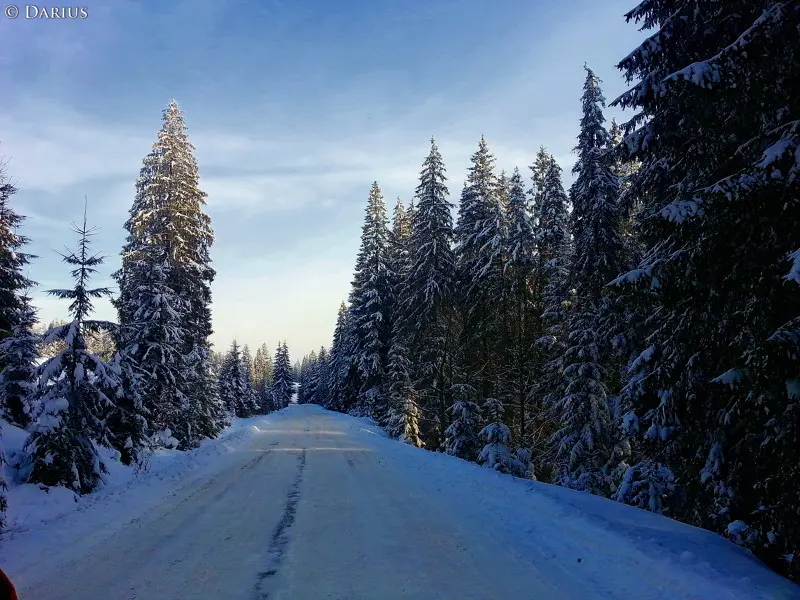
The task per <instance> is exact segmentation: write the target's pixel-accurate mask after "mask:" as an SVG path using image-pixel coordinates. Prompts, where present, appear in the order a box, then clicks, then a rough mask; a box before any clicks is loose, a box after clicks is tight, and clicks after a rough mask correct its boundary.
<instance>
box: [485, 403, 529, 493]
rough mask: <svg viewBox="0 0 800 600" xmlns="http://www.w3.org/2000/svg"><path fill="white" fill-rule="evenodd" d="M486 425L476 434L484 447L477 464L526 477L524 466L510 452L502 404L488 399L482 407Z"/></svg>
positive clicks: (508, 433)
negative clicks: (483, 443)
mask: <svg viewBox="0 0 800 600" xmlns="http://www.w3.org/2000/svg"><path fill="white" fill-rule="evenodd" d="M483 409H484V411H485V412H486V420H487V422H488V424H487V425H486V426H485V427H484V428H483V429H481V432H480V433H479V434H478V435H479V436H480V438H481V439H482V440H484V441H485V442H486V445H485V446H484V447H483V450H481V453H480V454H479V455H478V457H477V462H478V464H482V465H486V466H487V467H489V468H490V469H494V470H495V471H499V472H500V473H507V474H509V475H515V476H517V477H525V476H526V475H527V467H526V465H525V464H524V463H523V462H522V461H520V460H519V459H518V458H517V457H516V456H514V454H512V452H511V430H510V429H509V428H508V426H507V425H506V424H505V423H503V412H504V408H503V403H502V402H500V400H498V399H497V398H489V399H487V400H486V403H485V404H484V405H483Z"/></svg>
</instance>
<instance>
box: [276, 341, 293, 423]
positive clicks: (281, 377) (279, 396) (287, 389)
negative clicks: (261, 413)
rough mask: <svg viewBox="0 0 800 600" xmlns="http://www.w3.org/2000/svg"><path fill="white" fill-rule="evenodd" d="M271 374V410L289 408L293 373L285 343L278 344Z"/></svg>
mask: <svg viewBox="0 0 800 600" xmlns="http://www.w3.org/2000/svg"><path fill="white" fill-rule="evenodd" d="M272 372H273V377H274V379H273V382H272V386H271V390H270V391H271V394H272V405H273V410H280V409H282V408H286V407H287V406H289V403H290V402H291V400H292V396H293V395H294V383H295V373H294V369H293V368H292V363H291V360H290V358H289V349H288V348H287V346H286V342H282V343H280V344H278V348H277V350H276V351H275V363H274V366H273V368H272Z"/></svg>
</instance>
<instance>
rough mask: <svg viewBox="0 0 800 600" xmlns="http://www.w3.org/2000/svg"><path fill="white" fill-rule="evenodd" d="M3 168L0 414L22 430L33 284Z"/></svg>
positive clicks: (24, 240)
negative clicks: (27, 273) (25, 272)
mask: <svg viewBox="0 0 800 600" xmlns="http://www.w3.org/2000/svg"><path fill="white" fill-rule="evenodd" d="M4 167H5V164H0V342H2V341H3V340H5V342H4V343H3V346H2V347H0V386H1V387H0V390H2V392H3V394H2V396H0V414H2V415H3V416H4V418H6V419H8V421H9V422H11V423H13V424H15V425H17V426H20V427H24V426H26V425H27V424H28V423H29V422H30V417H31V415H30V413H29V410H30V406H27V402H28V400H27V399H26V396H27V390H28V389H29V387H30V386H29V384H30V382H31V381H32V380H31V379H30V373H31V372H30V369H31V368H32V367H33V366H34V361H35V360H36V356H34V355H33V354H31V350H32V348H31V342H32V340H31V339H30V338H29V336H30V335H31V333H32V331H31V328H32V326H33V320H35V315H34V314H33V313H32V312H31V307H30V302H29V300H27V295H26V290H27V289H29V288H30V287H31V286H33V285H35V284H34V282H33V281H31V280H29V279H28V278H27V277H26V276H25V275H24V273H23V271H24V269H25V268H26V267H27V266H28V264H29V263H30V260H31V259H32V258H34V257H33V256H32V255H30V254H27V253H25V252H23V251H22V248H24V246H25V245H26V244H27V243H28V241H29V240H28V238H27V237H25V236H23V235H21V234H20V233H19V231H18V229H19V227H20V226H21V224H22V222H23V221H24V219H25V217H23V216H21V215H19V214H17V213H16V212H15V211H14V209H13V208H12V206H11V197H12V196H13V195H14V194H15V193H16V191H17V188H16V187H15V186H14V185H12V183H11V181H10V180H9V179H8V178H7V177H6V174H5V168H4ZM9 338H10V339H9ZM15 339H16V341H13V340H15ZM26 408H27V409H28V410H26Z"/></svg>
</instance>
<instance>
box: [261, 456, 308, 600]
mask: <svg viewBox="0 0 800 600" xmlns="http://www.w3.org/2000/svg"><path fill="white" fill-rule="evenodd" d="M305 468H306V450H305V448H303V450H302V452H301V453H300V456H299V458H298V460H297V472H296V473H295V478H294V481H293V482H292V485H291V487H290V488H289V492H288V494H287V495H286V506H285V507H284V509H283V514H282V515H281V519H280V521H278V525H277V526H276V527H275V531H274V532H273V533H272V537H271V538H270V543H269V548H268V550H267V564H266V567H267V568H266V569H264V570H263V571H261V572H260V573H258V580H257V581H256V586H255V600H268V598H269V596H270V594H271V593H272V592H273V591H274V589H275V587H276V586H275V581H274V578H275V576H276V575H277V574H278V571H279V570H280V567H281V563H282V562H283V559H284V557H285V556H286V549H287V548H288V546H289V542H290V537H289V531H290V529H291V527H292V525H293V524H294V519H295V515H296V514H297V503H298V502H299V501H300V486H301V484H302V483H303V473H304V471H305Z"/></svg>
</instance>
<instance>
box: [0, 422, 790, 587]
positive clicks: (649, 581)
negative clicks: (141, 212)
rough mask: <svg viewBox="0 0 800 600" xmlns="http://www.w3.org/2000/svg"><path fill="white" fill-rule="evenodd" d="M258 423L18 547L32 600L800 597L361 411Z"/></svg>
mask: <svg viewBox="0 0 800 600" xmlns="http://www.w3.org/2000/svg"><path fill="white" fill-rule="evenodd" d="M250 421H251V422H252V423H253V424H254V426H253V427H251V428H250V429H251V430H252V433H250V434H248V437H247V438H246V440H245V441H246V443H242V444H241V445H240V446H239V447H238V448H237V449H235V450H234V451H231V452H229V453H227V454H225V455H224V456H223V458H224V461H223V460H220V461H218V464H217V465H216V467H215V468H214V469H206V470H205V471H204V472H203V474H202V475H201V476H195V477H194V478H192V479H189V478H188V477H187V478H185V479H184V480H183V481H182V482H179V483H178V484H176V485H175V486H174V487H173V489H171V491H170V492H169V493H166V494H165V495H164V496H165V497H162V498H160V499H158V500H159V501H158V502H155V501H148V502H145V501H144V499H143V500H142V504H141V506H138V505H136V504H134V503H133V502H135V500H136V493H137V492H136V488H135V486H134V487H132V488H131V489H130V490H129V491H128V492H127V496H126V498H128V501H126V503H124V504H122V505H121V506H119V507H118V510H119V511H123V510H124V511H125V512H124V513H122V514H119V515H116V518H117V520H119V522H120V524H118V525H117V526H116V527H112V528H109V527H106V526H101V525H97V526H94V527H90V525H89V524H91V523H92V522H93V516H92V513H93V511H96V512H98V514H103V515H104V518H105V519H106V521H108V520H109V510H110V509H109V508H108V507H106V508H105V509H104V508H103V503H102V502H100V503H99V504H98V505H96V506H90V507H88V508H87V509H86V510H84V511H83V512H81V513H79V514H78V513H76V514H71V515H68V516H65V517H64V518H63V519H59V520H56V521H54V522H52V523H49V524H48V525H47V526H46V527H44V528H43V529H39V530H37V531H36V532H34V533H35V534H34V533H31V534H28V535H29V536H32V537H31V538H30V539H27V538H28V536H26V534H24V533H22V534H20V535H18V536H16V537H14V538H13V539H11V540H8V541H7V543H6V544H5V545H4V548H3V550H2V555H0V559H1V560H2V562H0V564H2V565H4V568H8V569H9V570H10V572H11V575H12V577H13V578H14V579H15V581H17V583H18V585H19V587H20V592H21V594H20V598H21V600H63V599H72V598H74V599H83V600H145V599H146V600H193V599H211V598H214V599H216V598H220V599H224V600H260V599H269V600H277V599H296V600H305V599H309V600H311V599H326V598H330V599H334V600H345V599H347V600H357V599H375V600H391V599H394V598H420V599H428V598H431V599H432V598H442V599H448V600H466V599H473V598H474V599H495V598H497V599H506V598H508V599H517V598H525V599H528V598H530V599H537V600H548V599H559V600H560V599H573V598H574V599H581V600H585V599H590V598H624V599H626V600H627V599H630V598H637V599H642V598H659V599H661V598H664V599H667V598H670V599H672V598H674V599H686V598H697V599H704V600H707V599H715V598H741V599H745V598H746V599H748V600H750V599H755V598H798V597H800V596H799V595H798V588H797V587H796V586H794V585H792V584H790V583H789V582H788V581H786V580H784V579H782V578H780V577H778V576H777V575H774V574H773V573H771V572H770V571H768V570H767V569H765V568H764V567H762V566H761V565H760V564H759V563H757V562H756V561H755V560H753V559H751V558H750V557H749V556H748V555H747V554H746V553H745V552H743V551H741V550H740V549H738V548H737V547H735V546H734V545H732V544H730V543H729V542H727V541H725V540H723V539H721V538H719V537H717V536H715V535H713V534H710V533H708V532H704V531H701V530H699V529H694V528H691V527H688V526H685V525H681V524H678V523H675V522H673V521H670V520H668V519H665V518H662V517H658V516H655V515H652V514H649V513H646V512H644V511H639V510H636V509H632V508H630V507H626V506H622V505H619V504H617V503H614V502H610V501H606V500H603V499H598V498H593V497H589V496H587V495H584V494H579V493H576V492H571V491H569V490H563V489H560V488H556V487H553V486H547V485H542V484H538V483H535V482H530V481H522V480H516V479H513V478H510V477H506V476H502V475H499V474H496V473H493V472H490V471H488V470H487V469H484V468H481V467H478V466H476V465H472V464H469V463H466V462H462V461H458V460H457V459H454V458H451V457H447V456H442V455H437V454H434V453H430V452H425V451H422V450H417V449H414V448H409V447H407V446H404V445H403V444H400V443H398V442H395V441H393V440H390V439H387V438H385V437H384V436H383V434H382V433H381V432H380V431H379V430H377V429H376V428H375V427H373V426H370V425H368V424H366V423H365V422H363V421H361V420H358V419H353V418H350V417H346V416H343V415H336V414H333V413H330V412H326V411H324V410H322V409H320V408H318V407H315V406H292V407H290V408H289V409H286V410H285V411H282V412H281V413H279V414H276V415H270V416H269V417H266V418H264V419H260V420H259V419H252V420H250ZM151 495H152V494H151ZM148 497H149V496H148ZM142 498H144V496H142ZM131 499H133V500H132V501H130V500H131ZM104 511H105V512H104ZM112 512H113V511H112ZM95 521H97V519H95ZM100 521H102V519H100ZM82 523H83V524H84V525H82ZM81 527H83V529H81ZM5 565H7V567H5Z"/></svg>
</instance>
